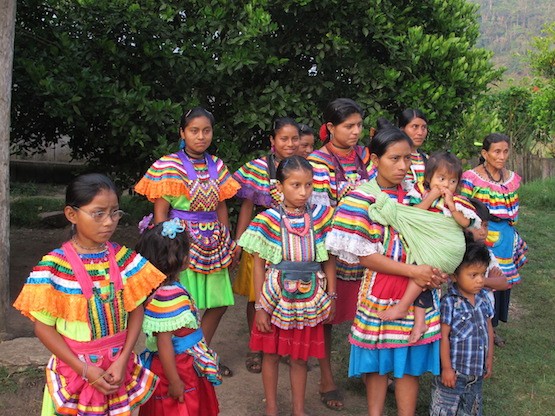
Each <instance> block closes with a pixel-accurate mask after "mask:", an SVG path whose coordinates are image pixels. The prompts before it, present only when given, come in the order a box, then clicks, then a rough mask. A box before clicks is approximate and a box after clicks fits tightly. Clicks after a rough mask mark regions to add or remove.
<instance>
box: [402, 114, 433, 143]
mask: <svg viewBox="0 0 555 416" xmlns="http://www.w3.org/2000/svg"><path fill="white" fill-rule="evenodd" d="M402 130H403V131H404V132H405V133H406V134H407V136H409V137H410V139H411V140H412V143H413V144H414V147H415V148H417V149H418V148H419V147H420V146H422V144H423V143H424V140H426V136H427V135H428V123H426V122H425V121H424V120H422V119H421V118H413V119H412V120H411V121H410V122H409V124H407V125H406V126H405V127H403V128H402Z"/></svg>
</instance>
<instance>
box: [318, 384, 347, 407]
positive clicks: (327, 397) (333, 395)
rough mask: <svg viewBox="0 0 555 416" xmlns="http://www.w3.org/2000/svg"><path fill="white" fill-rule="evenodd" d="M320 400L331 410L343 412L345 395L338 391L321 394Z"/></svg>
mask: <svg viewBox="0 0 555 416" xmlns="http://www.w3.org/2000/svg"><path fill="white" fill-rule="evenodd" d="M320 400H321V401H322V403H324V405H325V406H326V407H327V408H328V409H331V410H343V395H342V394H341V392H340V391H339V390H338V389H335V390H330V391H326V392H325V393H322V392H320Z"/></svg>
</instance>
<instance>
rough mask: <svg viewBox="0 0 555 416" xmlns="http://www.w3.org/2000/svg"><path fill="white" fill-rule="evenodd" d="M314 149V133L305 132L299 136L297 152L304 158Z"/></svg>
mask: <svg viewBox="0 0 555 416" xmlns="http://www.w3.org/2000/svg"><path fill="white" fill-rule="evenodd" d="M313 151H314V135H313V134H305V135H303V136H301V141H300V143H299V150H298V152H297V154H298V155H299V156H302V157H304V158H307V157H308V155H309V154H311V153H312V152H313Z"/></svg>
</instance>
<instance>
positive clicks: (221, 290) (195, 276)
mask: <svg viewBox="0 0 555 416" xmlns="http://www.w3.org/2000/svg"><path fill="white" fill-rule="evenodd" d="M179 280H180V281H181V284H182V285H183V286H185V288H186V289H187V290H188V291H189V293H190V294H191V296H192V297H193V299H194V300H195V303H196V305H197V308H199V309H210V308H217V307H220V306H231V305H233V304H235V300H234V299H233V290H232V289H231V281H230V280H229V271H228V269H223V270H220V271H217V272H213V273H211V274H202V273H196V272H194V271H192V270H190V269H187V270H184V271H183V272H181V274H180V275H179Z"/></svg>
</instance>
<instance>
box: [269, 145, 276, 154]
mask: <svg viewBox="0 0 555 416" xmlns="http://www.w3.org/2000/svg"><path fill="white" fill-rule="evenodd" d="M270 152H271V153H275V152H276V148H275V146H274V145H272V147H270Z"/></svg>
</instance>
